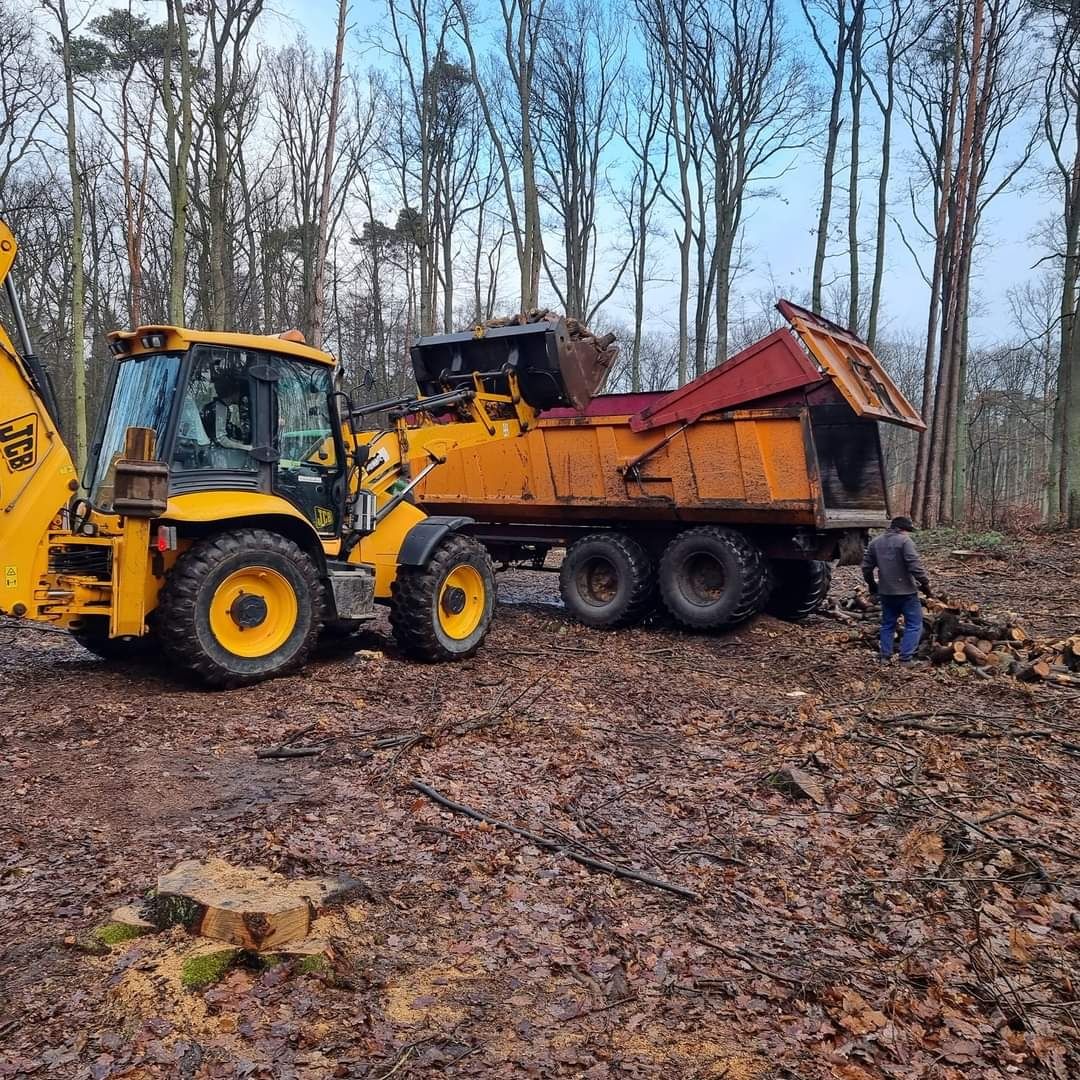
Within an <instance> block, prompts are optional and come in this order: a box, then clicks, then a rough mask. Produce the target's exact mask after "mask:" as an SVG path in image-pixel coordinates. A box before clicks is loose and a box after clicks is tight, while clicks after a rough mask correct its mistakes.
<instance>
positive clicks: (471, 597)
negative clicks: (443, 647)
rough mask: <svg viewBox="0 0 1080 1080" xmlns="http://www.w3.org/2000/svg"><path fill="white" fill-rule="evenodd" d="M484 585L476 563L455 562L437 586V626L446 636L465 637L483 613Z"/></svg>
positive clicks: (463, 638)
mask: <svg viewBox="0 0 1080 1080" xmlns="http://www.w3.org/2000/svg"><path fill="white" fill-rule="evenodd" d="M485 600H486V589H485V587H484V578H483V576H482V575H481V573H480V571H479V570H477V569H476V567H475V566H470V565H469V564H468V563H461V564H460V565H459V566H455V567H454V569H453V570H451V571H450V573H449V574H447V575H446V580H445V581H443V583H442V587H441V588H440V589H439V604H438V618H439V626H440V628H441V629H442V631H443V633H444V634H446V636H447V637H449V638H453V639H454V640H455V641H464V640H465V639H466V638H467V637H468V636H469V635H470V634H472V633H474V632H475V630H476V628H477V627H478V626H479V625H480V622H481V620H482V619H483V617H484V607H485Z"/></svg>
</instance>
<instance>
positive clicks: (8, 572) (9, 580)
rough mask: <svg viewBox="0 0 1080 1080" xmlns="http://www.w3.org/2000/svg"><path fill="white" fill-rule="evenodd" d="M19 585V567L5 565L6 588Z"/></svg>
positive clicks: (14, 587)
mask: <svg viewBox="0 0 1080 1080" xmlns="http://www.w3.org/2000/svg"><path fill="white" fill-rule="evenodd" d="M18 587H19V569H18V567H16V566H5V567H4V588H5V589H17V588H18Z"/></svg>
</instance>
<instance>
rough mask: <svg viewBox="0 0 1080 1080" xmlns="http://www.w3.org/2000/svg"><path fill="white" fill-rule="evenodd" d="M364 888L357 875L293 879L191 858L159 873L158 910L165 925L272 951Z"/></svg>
mask: <svg viewBox="0 0 1080 1080" xmlns="http://www.w3.org/2000/svg"><path fill="white" fill-rule="evenodd" d="M358 888H359V883H358V882H355V881H348V880H339V879H333V878H315V879H307V880H291V879H289V878H285V877H282V876H281V875H280V874H275V873H272V872H271V871H270V870H268V869H266V867H261V866H260V867H237V866H230V865H229V864H228V863H226V862H224V861H223V860H221V859H209V860H207V861H206V862H199V861H197V860H195V859H189V860H187V861H186V862H182V863H180V864H179V865H177V866H176V867H174V868H173V869H172V870H170V871H169V872H168V873H167V874H163V875H162V876H161V877H159V878H158V884H157V896H156V898H155V899H154V902H153V915H154V921H155V923H156V924H157V926H158V927H159V928H161V929H164V928H166V927H169V926H177V925H182V926H184V927H186V928H187V929H188V930H189V931H190V932H191V933H193V934H198V935H199V936H201V937H205V938H211V939H213V940H214V941H222V942H225V943H227V944H230V945H236V946H239V947H240V948H241V949H248V950H250V951H251V952H268V951H272V950H274V949H280V948H282V947H283V946H285V945H288V944H289V943H290V942H295V941H302V940H303V939H304V938H306V937H307V936H308V934H309V933H310V932H311V923H312V920H313V919H314V917H315V915H316V914H317V913H318V911H319V910H320V909H321V908H322V907H324V906H326V905H327V904H328V903H330V902H331V901H333V900H339V899H343V898H344V897H345V895H346V894H348V893H350V892H353V891H356V890H357V889H358Z"/></svg>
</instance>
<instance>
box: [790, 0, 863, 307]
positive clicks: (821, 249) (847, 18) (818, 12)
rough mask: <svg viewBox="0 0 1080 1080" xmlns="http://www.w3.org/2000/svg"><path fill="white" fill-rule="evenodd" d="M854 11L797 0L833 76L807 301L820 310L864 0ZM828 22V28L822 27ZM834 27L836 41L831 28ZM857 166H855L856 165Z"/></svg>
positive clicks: (835, 1) (833, 2) (844, 4)
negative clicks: (851, 60) (850, 61)
mask: <svg viewBox="0 0 1080 1080" xmlns="http://www.w3.org/2000/svg"><path fill="white" fill-rule="evenodd" d="M851 2H852V6H853V9H854V10H851V9H849V8H848V0H813V3H811V2H810V0H799V3H800V4H801V5H802V10H803V14H804V15H805V17H806V22H807V24H808V25H809V27H810V35H811V37H812V38H813V41H814V44H815V45H816V46H817V49H818V52H819V53H821V57H822V59H823V60H824V61H825V65H826V67H827V68H828V70H829V74H830V76H831V78H832V90H831V96H830V102H829V119H828V125H827V127H826V129H825V162H824V167H823V170H822V177H821V207H820V208H819V210H818V227H817V236H816V239H815V244H814V276H813V281H812V284H811V288H810V304H811V306H812V307H813V309H814V310H815V311H820V310H821V305H822V292H823V289H824V280H825V257H826V253H827V248H828V241H829V227H830V218H831V216H832V199H833V184H834V183H835V180H836V154H837V150H838V148H839V145H840V128H841V126H842V124H843V117H842V116H841V103H842V102H843V99H844V83H845V81H846V70H847V55H848V50H849V49H850V48H851V39H852V34H853V33H854V30H855V26H856V24H859V25H861V23H862V14H861V13H862V9H863V6H864V2H865V0H851ZM826 24H828V26H829V28H830V31H829V32H826V31H825V29H824V26H825V25H826ZM833 27H835V31H836V37H835V40H832V38H831V30H832V28H833ZM856 168H857V166H856Z"/></svg>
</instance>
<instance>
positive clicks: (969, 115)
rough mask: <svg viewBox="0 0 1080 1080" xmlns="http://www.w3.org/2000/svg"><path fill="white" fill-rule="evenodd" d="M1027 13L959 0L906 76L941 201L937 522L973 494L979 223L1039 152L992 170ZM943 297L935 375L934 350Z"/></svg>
mask: <svg viewBox="0 0 1080 1080" xmlns="http://www.w3.org/2000/svg"><path fill="white" fill-rule="evenodd" d="M1023 15H1024V12H1023V5H1022V3H1020V2H1019V0H975V3H974V4H972V5H971V8H970V10H969V9H968V5H967V4H965V3H963V2H959V0H958V3H957V5H956V8H955V10H954V11H953V12H952V13H950V14H949V15H948V16H947V17H945V18H943V19H941V20H939V21H938V22H937V23H936V24H935V28H934V34H935V35H936V36H935V37H934V39H933V44H932V47H931V48H930V49H929V50H926V52H925V53H924V54H922V61H921V63H919V62H917V63H916V65H915V67H914V68H913V70H911V71H909V72H908V73H907V76H906V78H905V84H906V85H905V90H906V93H907V95H908V97H909V104H908V106H907V108H908V109H909V115H910V116H911V117H912V119H913V130H914V132H915V136H916V140H917V143H918V148H919V154H920V157H921V158H922V160H923V162H924V163H925V165H926V169H927V173H928V178H929V183H930V186H931V187H932V189H933V191H934V201H935V227H934V230H933V233H932V235H933V238H934V244H935V258H934V262H935V272H934V281H933V289H934V292H935V294H937V293H938V291H939V290H940V295H939V296H937V295H933V296H932V298H931V321H930V325H929V329H928V335H927V393H928V392H929V386H930V380H931V378H933V386H934V392H933V398H932V405H929V406H928V404H927V402H926V399H925V394H924V410H925V413H926V415H927V416H928V419H929V429H928V431H927V432H926V434H925V436H924V439H923V443H922V446H921V448H920V456H919V468H918V472H917V474H916V484H915V504H914V511H915V513H916V514H917V515H918V516H920V517H921V518H922V519H923V521H925V522H928V523H931V524H933V523H937V522H939V521H946V522H947V521H951V520H952V519H953V517H954V516H955V515H958V514H959V512H960V506H961V504H962V502H963V467H962V456H963V451H962V449H961V448H960V446H959V441H960V440H959V433H960V430H961V426H962V423H963V402H964V372H965V365H966V357H967V335H968V307H969V297H970V283H971V271H972V264H973V258H974V252H975V247H976V242H977V239H978V227H979V223H980V220H981V217H982V214H983V212H984V210H985V209H986V206H987V205H988V203H989V202H990V201H991V200H992V199H994V198H995V197H996V196H997V195H998V194H1000V193H1001V192H1002V191H1003V190H1005V189H1006V188H1007V187H1008V186H1009V184H1010V183H1011V182H1012V181H1013V180H1014V179H1015V177H1016V175H1017V173H1018V172H1019V170H1020V169H1021V168H1022V167H1023V165H1024V164H1025V163H1026V161H1027V158H1028V157H1029V156H1030V152H1031V144H1030V143H1029V144H1028V146H1027V148H1026V150H1024V151H1022V152H1021V154H1020V155H1019V157H1018V159H1017V160H1014V161H1010V162H1009V163H1008V164H1007V165H1006V167H1005V168H1004V170H1003V172H1002V174H1001V175H1000V176H997V177H991V175H990V174H991V169H992V166H993V164H994V161H995V159H996V158H997V156H998V153H999V151H1000V150H1001V149H1002V148H1003V146H1004V143H1005V138H1004V136H1005V133H1006V132H1007V131H1008V130H1010V128H1011V125H1012V124H1013V122H1014V121H1016V120H1017V119H1018V118H1019V117H1020V116H1022V115H1023V113H1024V111H1025V109H1026V107H1027V104H1028V101H1029V98H1030V91H1031V87H1032V72H1031V66H1030V62H1031V58H1030V57H1029V56H1027V55H1025V54H1024V52H1023V46H1022V41H1023V30H1024V23H1023ZM927 65H929V66H927ZM961 106H962V112H961ZM961 116H962V119H961ZM956 136H959V141H958V143H957V144H956V145H957V150H956V154H955V162H954V160H953V152H952V146H953V140H954V138H955V137H956ZM938 304H940V311H941V330H940V336H939V340H938V342H937V357H938V362H937V368H936V375H935V374H934V373H933V371H932V362H931V358H932V356H933V351H932V350H933V345H934V343H933V326H934V318H935V311H936V309H937V305H938Z"/></svg>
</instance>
